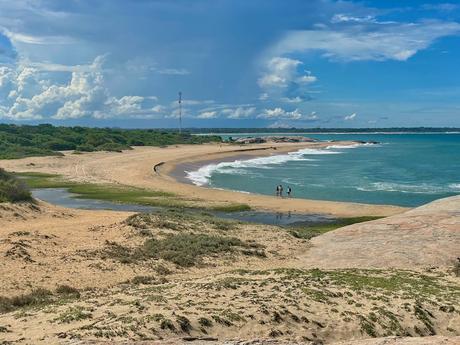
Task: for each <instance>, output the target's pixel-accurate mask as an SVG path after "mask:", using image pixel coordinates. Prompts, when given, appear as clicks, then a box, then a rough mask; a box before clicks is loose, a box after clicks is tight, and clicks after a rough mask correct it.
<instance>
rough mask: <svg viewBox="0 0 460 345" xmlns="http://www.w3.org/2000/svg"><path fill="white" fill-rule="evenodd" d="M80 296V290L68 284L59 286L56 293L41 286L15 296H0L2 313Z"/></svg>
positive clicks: (0, 310)
mask: <svg viewBox="0 0 460 345" xmlns="http://www.w3.org/2000/svg"><path fill="white" fill-rule="evenodd" d="M78 298H80V292H79V291H78V290H77V289H75V288H73V287H70V286H67V285H61V286H59V287H58V288H57V289H56V292H55V293H53V292H51V291H50V290H46V289H42V288H39V289H35V290H33V291H31V292H30V293H28V294H22V295H19V296H15V297H4V296H0V313H8V312H10V311H14V310H16V309H20V308H34V307H43V306H46V305H49V304H53V303H57V302H59V301H71V300H74V299H78Z"/></svg>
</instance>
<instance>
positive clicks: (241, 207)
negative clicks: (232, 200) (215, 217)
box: [212, 204, 251, 212]
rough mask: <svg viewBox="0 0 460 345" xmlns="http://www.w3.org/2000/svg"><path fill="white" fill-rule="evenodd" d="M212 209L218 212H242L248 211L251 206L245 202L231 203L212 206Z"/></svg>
mask: <svg viewBox="0 0 460 345" xmlns="http://www.w3.org/2000/svg"><path fill="white" fill-rule="evenodd" d="M212 209H213V210H214V211H219V212H243V211H250V210H251V206H249V205H247V204H231V205H222V206H214V207H213V208H212Z"/></svg>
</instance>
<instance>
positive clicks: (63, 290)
mask: <svg viewBox="0 0 460 345" xmlns="http://www.w3.org/2000/svg"><path fill="white" fill-rule="evenodd" d="M56 293H58V294H60V295H71V296H72V297H76V298H80V291H78V289H77V288H74V287H72V286H69V285H59V286H58V287H57V289H56Z"/></svg>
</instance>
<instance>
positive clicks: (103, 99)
mask: <svg viewBox="0 0 460 345" xmlns="http://www.w3.org/2000/svg"><path fill="white" fill-rule="evenodd" d="M103 64H104V56H99V57H97V58H96V59H95V60H94V61H93V63H91V64H89V65H82V66H64V65H56V64H51V63H29V62H27V61H20V62H19V63H18V64H17V66H16V67H5V66H4V67H2V68H0V95H6V94H7V95H8V97H7V98H3V99H0V117H3V118H9V119H14V120H26V119H40V118H46V117H52V118H55V119H61V120H63V119H75V118H81V117H94V118H110V117H116V116H127V117H128V116H131V115H139V114H148V113H157V112H159V111H160V110H161V109H159V108H155V107H153V108H152V107H151V106H145V103H149V102H151V101H153V100H154V99H155V98H154V97H141V96H122V97H120V98H117V97H114V96H111V95H110V92H109V90H108V89H107V87H106V86H105V83H104V75H103V68H102V67H103ZM54 72H67V73H69V74H70V79H69V81H68V82H64V83H56V82H52V81H51V80H52V79H50V76H51V75H50V74H49V73H54Z"/></svg>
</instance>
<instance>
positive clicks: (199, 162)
mask: <svg viewBox="0 0 460 345" xmlns="http://www.w3.org/2000/svg"><path fill="white" fill-rule="evenodd" d="M355 144H356V142H353V141H337V142H333V143H331V142H309V143H282V144H255V145H245V146H243V147H242V148H241V149H236V150H231V151H225V152H214V153H211V154H207V155H196V156H191V157H187V158H185V159H178V160H171V161H167V162H162V164H161V166H159V167H158V171H157V175H159V176H161V177H163V178H166V179H170V180H172V181H174V182H176V183H178V184H181V185H188V186H190V187H193V188H198V189H203V190H206V191H215V192H216V193H219V194H220V193H225V194H232V195H233V198H232V199H233V200H241V198H244V197H246V198H247V199H246V201H244V200H243V201H239V202H243V203H244V202H246V203H247V204H249V205H250V206H251V207H253V208H256V209H259V210H265V211H274V212H297V213H319V214H327V215H333V216H337V217H354V216H364V215H375V216H391V215H394V214H399V213H402V212H405V211H407V210H409V208H406V207H401V206H394V205H378V204H364V203H354V202H342V201H329V200H314V199H302V198H292V199H287V198H284V199H282V202H281V203H280V199H279V198H276V197H275V196H270V195H263V194H256V193H249V192H242V191H235V190H227V189H216V188H209V187H207V186H197V185H195V184H194V183H193V182H192V181H191V180H189V179H188V178H187V177H186V173H185V170H186V169H199V168H200V167H203V166H206V165H209V164H217V163H221V162H232V161H235V160H239V159H241V160H244V159H251V158H257V157H267V156H272V155H279V154H285V153H289V152H295V151H298V150H301V149H305V148H312V149H324V148H326V147H328V146H331V145H343V146H351V145H355ZM257 145H258V146H257ZM262 146H264V147H262ZM236 195H238V196H239V197H238V198H235V197H236ZM262 202H264V204H261V203H262Z"/></svg>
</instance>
